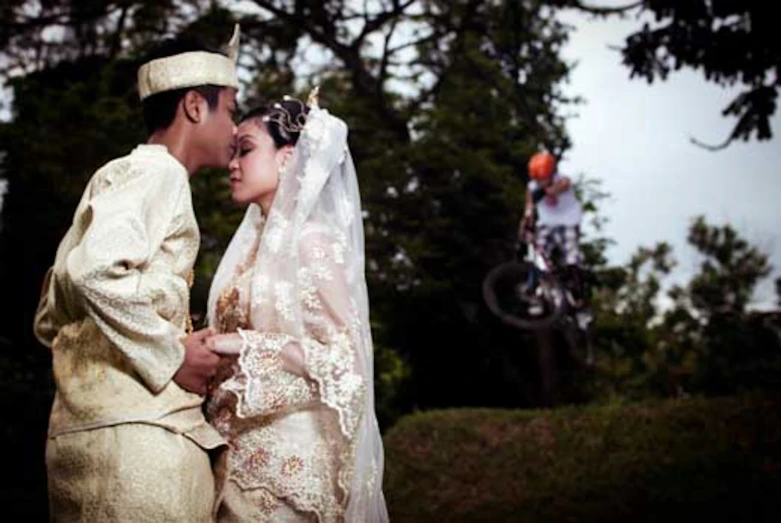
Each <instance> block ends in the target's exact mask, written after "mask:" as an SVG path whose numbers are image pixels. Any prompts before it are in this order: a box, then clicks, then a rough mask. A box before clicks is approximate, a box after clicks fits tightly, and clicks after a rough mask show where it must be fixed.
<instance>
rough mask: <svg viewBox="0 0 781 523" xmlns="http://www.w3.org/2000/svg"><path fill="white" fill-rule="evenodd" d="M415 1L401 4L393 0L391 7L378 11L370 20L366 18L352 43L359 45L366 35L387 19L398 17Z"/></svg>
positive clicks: (411, 0) (397, 0)
mask: <svg viewBox="0 0 781 523" xmlns="http://www.w3.org/2000/svg"><path fill="white" fill-rule="evenodd" d="M415 2H416V0H407V1H406V2H404V3H403V4H400V3H399V0H393V9H392V10H390V11H385V12H383V13H380V14H378V15H377V16H375V17H374V18H372V19H371V20H368V21H367V22H366V24H364V26H363V29H362V30H361V33H360V34H359V35H358V37H357V38H356V39H355V40H354V41H353V45H354V46H360V45H361V43H362V42H363V40H364V39H365V38H366V36H368V35H369V34H370V33H373V32H374V31H376V30H377V29H379V28H380V27H382V26H383V25H384V24H385V23H386V22H388V20H392V19H398V17H399V16H400V15H401V14H402V13H404V11H405V10H406V9H407V8H408V7H409V6H411V5H412V4H413V3H415Z"/></svg>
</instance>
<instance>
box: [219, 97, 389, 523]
mask: <svg viewBox="0 0 781 523" xmlns="http://www.w3.org/2000/svg"><path fill="white" fill-rule="evenodd" d="M230 183H231V191H232V194H233V199H234V201H236V202H237V203H239V204H249V205H248V208H247V211H246V214H245V216H244V219H243V221H242V223H241V225H240V227H239V229H238V231H237V232H236V233H235V235H234V237H233V239H232V240H231V243H230V245H229V246H228V249H227V251H226V252H225V255H224V257H223V259H222V261H221V262H220V265H219V268H218V269H217V273H216V275H215V277H214V280H213V282H212V287H211V291H210V294H209V322H210V326H211V327H212V328H213V329H214V330H215V331H216V332H217V333H218V334H217V335H215V336H214V337H212V338H211V339H210V340H209V342H208V343H209V345H210V347H211V348H212V350H214V351H215V352H218V353H220V354H224V355H232V356H234V357H233V358H227V359H226V361H227V362H228V364H227V365H224V366H223V367H222V369H221V370H220V372H219V373H218V375H217V376H216V378H215V381H214V383H213V385H212V388H211V394H210V399H209V402H208V415H209V419H210V421H211V422H212V424H213V425H214V426H215V427H217V429H218V430H219V431H220V432H221V433H222V434H223V435H224V436H225V437H226V439H228V440H229V442H230V447H231V450H230V452H229V453H228V454H227V459H224V460H221V461H218V463H217V465H216V471H215V474H216V476H217V477H218V478H220V477H223V478H224V487H223V489H222V493H221V495H220V496H221V503H220V506H219V508H218V514H217V519H218V521H248V520H251V521H274V522H278V521H322V522H331V521H347V522H356V523H358V522H361V523H362V522H375V521H376V522H384V521H387V520H388V515H387V510H386V507H385V501H384V497H383V494H382V473H383V448H382V440H381V438H380V433H379V429H378V425H377V419H376V416H375V412H374V385H373V346H372V339H371V332H370V330H369V304H368V296H367V291H366V280H365V276H364V244H363V241H364V240H363V224H362V215H361V205H360V195H359V192H358V181H357V178H356V173H355V168H354V166H353V163H352V158H351V155H350V151H349V148H348V146H347V126H346V124H345V123H344V122H343V121H342V120H340V119H338V118H336V117H334V116H332V115H331V114H329V112H328V111H327V110H325V109H321V108H319V107H318V105H317V95H316V90H315V91H314V92H313V94H312V95H310V100H309V102H308V103H307V104H306V105H305V104H304V103H302V102H300V101H298V100H295V99H292V98H289V97H285V98H284V99H283V100H282V101H280V102H279V103H275V104H273V105H272V106H270V107H260V108H257V109H255V110H253V111H251V112H249V113H248V114H247V115H246V116H245V117H244V118H243V120H242V121H241V123H240V124H239V127H238V133H237V135H236V154H235V156H234V158H233V160H232V161H231V163H230Z"/></svg>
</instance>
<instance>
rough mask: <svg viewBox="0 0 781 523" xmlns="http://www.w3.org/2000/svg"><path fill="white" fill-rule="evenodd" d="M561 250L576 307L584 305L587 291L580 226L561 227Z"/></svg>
mask: <svg viewBox="0 0 781 523" xmlns="http://www.w3.org/2000/svg"><path fill="white" fill-rule="evenodd" d="M562 250H563V251H564V263H565V265H566V267H567V279H568V280H569V283H570V290H571V291H572V294H573V298H575V301H576V302H577V305H578V308H581V307H582V306H584V305H585V301H586V299H587V294H588V293H587V292H586V288H585V283H586V282H585V274H584V273H583V269H582V264H583V253H582V252H581V250H580V227H578V226H577V225H572V226H563V227H562Z"/></svg>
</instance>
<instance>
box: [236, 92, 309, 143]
mask: <svg viewBox="0 0 781 523" xmlns="http://www.w3.org/2000/svg"><path fill="white" fill-rule="evenodd" d="M308 113H309V107H307V106H306V105H305V104H304V103H303V102H301V101H300V100H297V99H295V98H291V97H289V96H285V97H284V98H283V99H282V101H280V102H276V103H274V104H273V105H270V106H267V105H262V106H260V107H256V108H254V109H252V110H251V111H249V112H248V113H247V114H245V115H244V116H243V117H242V118H241V121H240V122H239V123H243V122H246V121H247V120H252V121H254V122H255V123H256V124H257V125H259V126H261V127H265V129H266V130H267V131H268V134H269V135H271V139H272V140H274V145H276V147H277V149H279V148H280V147H284V146H286V145H295V144H296V143H297V142H298V137H299V136H300V135H301V130H302V129H303V128H304V124H305V123H306V115H307V114H308Z"/></svg>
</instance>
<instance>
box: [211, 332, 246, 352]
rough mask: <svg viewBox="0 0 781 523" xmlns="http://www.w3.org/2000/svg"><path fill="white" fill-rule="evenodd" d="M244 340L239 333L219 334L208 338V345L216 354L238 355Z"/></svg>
mask: <svg viewBox="0 0 781 523" xmlns="http://www.w3.org/2000/svg"><path fill="white" fill-rule="evenodd" d="M242 344H243V341H242V339H241V336H239V335H238V334H235V333H234V334H217V335H215V336H211V337H210V338H208V339H207V340H206V346H207V347H208V349H209V350H210V351H212V352H214V353H215V354H220V355H222V356H238V355H239V353H240V352H241V346H242Z"/></svg>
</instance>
